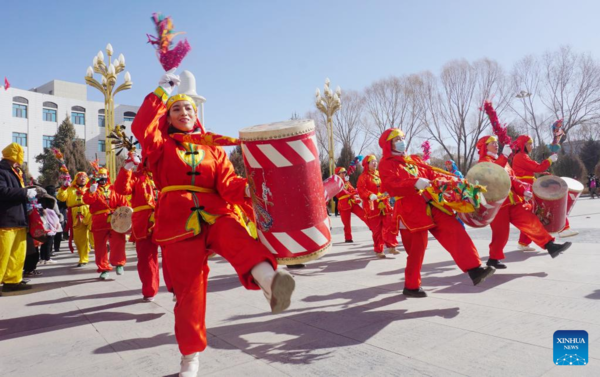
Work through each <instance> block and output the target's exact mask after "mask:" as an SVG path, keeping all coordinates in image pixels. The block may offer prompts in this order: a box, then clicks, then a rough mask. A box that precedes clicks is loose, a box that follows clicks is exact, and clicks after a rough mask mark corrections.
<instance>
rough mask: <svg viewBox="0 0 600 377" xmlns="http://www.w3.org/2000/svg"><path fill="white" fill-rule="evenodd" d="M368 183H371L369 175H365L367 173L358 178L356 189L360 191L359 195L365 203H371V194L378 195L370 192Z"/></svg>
mask: <svg viewBox="0 0 600 377" xmlns="http://www.w3.org/2000/svg"><path fill="white" fill-rule="evenodd" d="M368 183H369V175H368V174H365V173H363V174H361V175H360V177H358V182H356V188H357V189H358V195H359V196H360V197H361V198H362V200H364V201H365V202H368V201H369V196H371V194H375V195H377V193H376V192H373V191H371V190H369V187H368V186H369V185H368Z"/></svg>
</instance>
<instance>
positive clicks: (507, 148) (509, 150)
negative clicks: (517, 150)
mask: <svg viewBox="0 0 600 377" xmlns="http://www.w3.org/2000/svg"><path fill="white" fill-rule="evenodd" d="M511 153H512V148H511V147H510V145H508V144H507V145H505V146H504V148H502V154H503V155H504V157H506V158H508V156H510V154H511Z"/></svg>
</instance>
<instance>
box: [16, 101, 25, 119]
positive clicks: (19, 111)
mask: <svg viewBox="0 0 600 377" xmlns="http://www.w3.org/2000/svg"><path fill="white" fill-rule="evenodd" d="M13 118H27V105H19V104H17V103H13Z"/></svg>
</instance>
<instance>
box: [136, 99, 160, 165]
mask: <svg viewBox="0 0 600 377" xmlns="http://www.w3.org/2000/svg"><path fill="white" fill-rule="evenodd" d="M167 98H168V96H167V95H166V93H165V91H164V90H163V89H162V88H161V87H158V88H157V89H156V90H155V91H154V92H153V93H150V94H148V95H147V96H146V98H145V99H144V102H143V103H142V106H141V107H140V108H139V109H138V112H137V115H136V116H135V119H134V120H133V123H132V124H131V131H132V132H133V135H134V136H135V137H136V139H138V141H139V142H140V144H141V147H142V153H143V154H144V156H146V157H147V158H148V159H149V160H150V162H151V163H153V162H155V161H156V160H158V159H159V158H160V157H161V151H162V147H163V145H164V143H165V140H164V138H163V136H162V135H161V133H160V132H159V130H158V126H159V123H160V119H161V117H162V116H163V115H165V114H166V112H167V108H166V106H165V102H166V100H167Z"/></svg>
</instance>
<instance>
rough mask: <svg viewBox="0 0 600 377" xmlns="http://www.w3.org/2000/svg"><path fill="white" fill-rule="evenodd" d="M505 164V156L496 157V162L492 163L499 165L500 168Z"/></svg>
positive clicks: (506, 159) (506, 160)
mask: <svg viewBox="0 0 600 377" xmlns="http://www.w3.org/2000/svg"><path fill="white" fill-rule="evenodd" d="M507 162H508V158H506V156H505V155H503V154H500V156H498V158H497V159H496V161H494V163H495V164H497V165H500V166H502V167H505V166H506V163H507Z"/></svg>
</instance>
